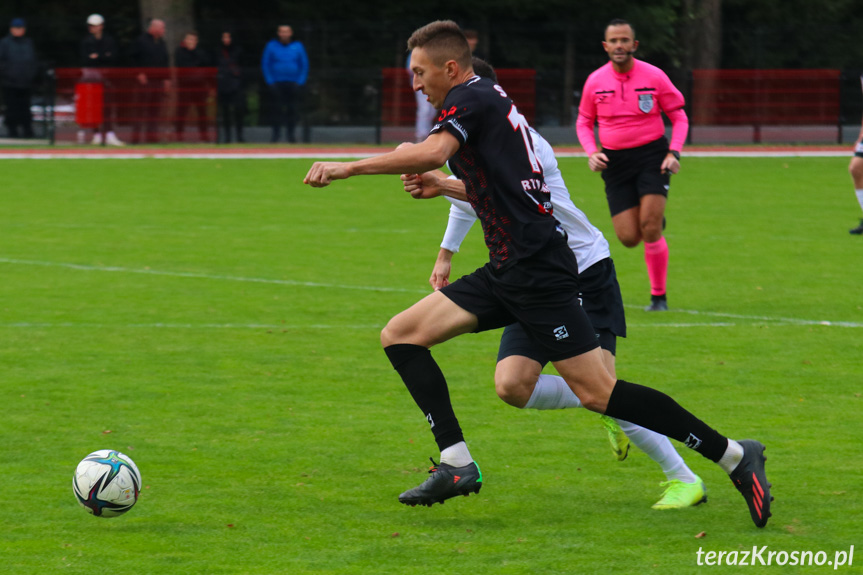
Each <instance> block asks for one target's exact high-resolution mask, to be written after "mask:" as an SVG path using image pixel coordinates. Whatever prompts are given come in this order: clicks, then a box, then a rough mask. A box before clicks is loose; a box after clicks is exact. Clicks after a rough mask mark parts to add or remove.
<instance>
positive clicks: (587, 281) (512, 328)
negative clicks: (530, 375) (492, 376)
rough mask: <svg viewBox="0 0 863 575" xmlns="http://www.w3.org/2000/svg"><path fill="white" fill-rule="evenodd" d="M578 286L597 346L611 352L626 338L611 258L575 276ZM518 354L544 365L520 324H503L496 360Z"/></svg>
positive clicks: (537, 348)
mask: <svg viewBox="0 0 863 575" xmlns="http://www.w3.org/2000/svg"><path fill="white" fill-rule="evenodd" d="M578 280H579V284H580V286H581V305H582V307H583V308H584V311H585V313H587V317H588V318H589V319H590V322H591V324H592V325H593V329H594V331H595V333H596V336H595V337H596V338H597V341H598V343H599V346H600V347H601V348H602V349H606V350H608V351H609V352H611V354H612V355H614V354H615V353H616V352H617V338H618V337H626V316H625V314H624V311H623V298H622V297H621V295H620V285H619V284H618V283H617V273H616V272H615V270H614V262H613V261H612V260H611V258H605V259H603V260H600V261H598V262H596V263H595V264H593V265H592V266H590V267H589V268H587V269H586V270H584V271H583V272H582V273H581V274H579V276H578ZM512 355H521V356H524V357H529V358H530V359H532V360H534V361H536V362H538V363H540V364H541V365H545V364H546V363H548V361H549V359H548V357H547V356H546V355H545V354H544V353H543V351H542V350H541V349H540V348H539V347H538V346H536V345H535V344H534V343H533V340H532V339H531V338H530V337H528V335H527V333H526V332H525V330H524V328H523V327H522V326H521V324H517V323H516V324H512V325H508V326H506V329H504V331H503V336H501V338H500V348H499V349H498V353H497V360H498V361H500V360H502V359H504V358H506V357H509V356H512Z"/></svg>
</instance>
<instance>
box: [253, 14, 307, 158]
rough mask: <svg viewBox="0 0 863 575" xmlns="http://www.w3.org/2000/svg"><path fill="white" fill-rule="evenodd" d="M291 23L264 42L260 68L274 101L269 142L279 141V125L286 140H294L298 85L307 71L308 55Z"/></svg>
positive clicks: (301, 82) (300, 84)
mask: <svg viewBox="0 0 863 575" xmlns="http://www.w3.org/2000/svg"><path fill="white" fill-rule="evenodd" d="M293 36H294V31H293V29H292V28H291V27H290V26H287V25H281V26H279V28H278V38H274V39H272V40H270V41H269V42H267V46H266V47H265V48H264V55H263V56H262V57H261V70H262V71H263V73H264V79H265V80H266V82H267V85H268V86H269V87H270V90H271V91H272V92H273V97H274V100H275V104H276V109H275V112H274V114H273V137H272V139H271V141H272V142H278V141H279V132H280V130H281V127H282V125H284V126H285V128H286V130H287V131H286V134H285V135H286V137H287V140H288V142H295V141H296V140H295V139H294V127H295V126H296V124H297V119H298V116H299V112H298V109H299V102H300V89H301V88H302V86H303V85H305V83H306V78H307V77H308V75H309V59H308V57H307V56H306V49H305V48H304V47H303V44H302V42H299V41H296V40H294V39H293Z"/></svg>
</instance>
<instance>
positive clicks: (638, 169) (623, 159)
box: [602, 136, 671, 217]
mask: <svg viewBox="0 0 863 575" xmlns="http://www.w3.org/2000/svg"><path fill="white" fill-rule="evenodd" d="M603 152H604V153H605V155H606V156H608V167H607V168H605V169H604V170H603V171H602V179H603V180H604V181H605V197H606V199H607V200H608V208H609V209H610V210H611V216H612V217H614V216H616V215H617V214H619V213H620V212H624V211H626V210H628V209H630V208H634V207H636V206H638V205H640V204H641V198H642V197H643V196H646V195H648V194H659V195H661V196H665V197H668V186H669V184H670V182H671V175H670V174H663V173H662V171H661V169H660V168H661V166H662V162H663V160H665V156H666V155H668V140H667V139H666V137H665V136H662V137H661V138H659V139H658V140H654V141H652V142H650V143H649V144H645V145H643V146H639V147H637V148H629V149H626V150H603Z"/></svg>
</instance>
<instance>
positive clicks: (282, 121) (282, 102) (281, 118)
mask: <svg viewBox="0 0 863 575" xmlns="http://www.w3.org/2000/svg"><path fill="white" fill-rule="evenodd" d="M272 89H273V95H274V97H275V102H274V103H275V110H274V111H273V138H272V141H273V142H278V141H279V133H280V132H281V127H282V126H284V127H285V136H286V139H287V140H288V142H295V141H296V139H295V138H294V128H295V127H296V125H297V119H298V118H299V105H300V87H299V86H298V85H297V83H296V82H276V83H275V84H273V85H272Z"/></svg>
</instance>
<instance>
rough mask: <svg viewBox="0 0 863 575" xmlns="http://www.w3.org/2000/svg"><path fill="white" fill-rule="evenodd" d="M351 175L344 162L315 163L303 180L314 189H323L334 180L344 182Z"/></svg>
mask: <svg viewBox="0 0 863 575" xmlns="http://www.w3.org/2000/svg"><path fill="white" fill-rule="evenodd" d="M349 175H350V174H348V168H347V164H345V163H344V162H315V163H314V164H312V167H311V169H309V173H308V174H306V177H305V178H303V183H304V184H309V185H310V186H311V187H313V188H323V187H324V186H328V185H330V182H332V181H333V180H344V179H346V178H347V177H348V176H349Z"/></svg>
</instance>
